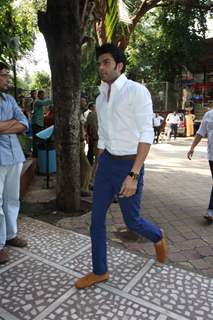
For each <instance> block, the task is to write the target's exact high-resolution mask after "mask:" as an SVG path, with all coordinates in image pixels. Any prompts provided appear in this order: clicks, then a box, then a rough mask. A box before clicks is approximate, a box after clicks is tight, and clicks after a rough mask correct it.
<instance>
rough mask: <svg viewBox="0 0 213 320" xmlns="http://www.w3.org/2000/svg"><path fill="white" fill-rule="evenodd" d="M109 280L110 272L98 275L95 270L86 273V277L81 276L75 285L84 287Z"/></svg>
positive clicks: (80, 287)
mask: <svg viewBox="0 0 213 320" xmlns="http://www.w3.org/2000/svg"><path fill="white" fill-rule="evenodd" d="M107 280H109V274H108V272H106V273H104V274H101V275H97V274H95V273H94V272H90V273H88V274H86V275H85V276H84V277H82V278H80V279H79V280H78V281H76V282H75V287H76V288H77V289H84V288H88V287H90V286H92V285H93V284H96V283H99V282H104V281H107Z"/></svg>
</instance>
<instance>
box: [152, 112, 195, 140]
mask: <svg viewBox="0 0 213 320" xmlns="http://www.w3.org/2000/svg"><path fill="white" fill-rule="evenodd" d="M195 118H196V117H195V115H194V114H193V113H192V112H191V111H186V112H184V110H181V112H177V111H176V110H175V111H173V112H170V113H168V114H167V115H166V117H164V116H163V115H162V114H160V113H159V112H156V113H154V114H153V128H154V134H155V136H154V143H158V142H159V137H160V135H161V134H162V137H161V139H162V141H164V140H171V137H172V136H173V137H174V140H176V137H177V135H178V130H179V131H180V134H181V135H182V136H186V137H193V136H194V134H195V132H196V131H197V130H195Z"/></svg>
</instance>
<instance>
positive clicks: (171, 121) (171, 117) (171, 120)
mask: <svg viewBox="0 0 213 320" xmlns="http://www.w3.org/2000/svg"><path fill="white" fill-rule="evenodd" d="M166 123H167V124H168V125H169V127H170V133H169V138H170V139H171V136H172V135H174V140H175V139H176V137H177V128H178V125H179V123H180V117H179V115H178V114H177V112H176V111H174V112H173V113H169V114H168V116H167V118H166Z"/></svg>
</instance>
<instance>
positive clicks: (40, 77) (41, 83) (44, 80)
mask: <svg viewBox="0 0 213 320" xmlns="http://www.w3.org/2000/svg"><path fill="white" fill-rule="evenodd" d="M31 87H32V88H35V89H38V90H39V89H44V90H48V91H49V89H50V76H49V74H48V73H47V72H46V71H38V72H36V73H35V74H34V75H33V78H32V82H31Z"/></svg>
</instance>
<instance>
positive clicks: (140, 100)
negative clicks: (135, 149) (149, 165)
mask: <svg viewBox="0 0 213 320" xmlns="http://www.w3.org/2000/svg"><path fill="white" fill-rule="evenodd" d="M132 100H133V108H134V111H133V112H134V116H135V122H136V126H137V129H138V131H139V133H140V136H139V142H143V143H148V144H152V143H153V139H154V130H153V122H152V115H153V108H152V99H151V95H150V93H149V91H148V90H147V89H146V87H144V86H142V85H139V84H138V86H137V87H136V91H135V94H134V97H132Z"/></svg>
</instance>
